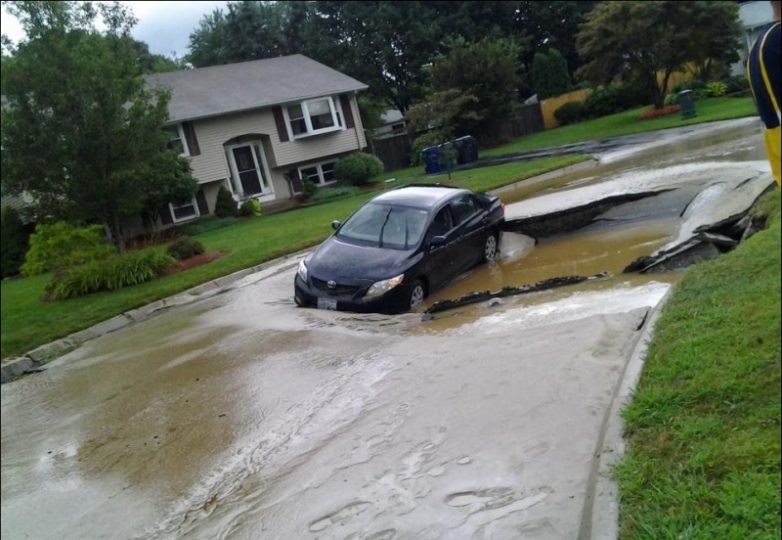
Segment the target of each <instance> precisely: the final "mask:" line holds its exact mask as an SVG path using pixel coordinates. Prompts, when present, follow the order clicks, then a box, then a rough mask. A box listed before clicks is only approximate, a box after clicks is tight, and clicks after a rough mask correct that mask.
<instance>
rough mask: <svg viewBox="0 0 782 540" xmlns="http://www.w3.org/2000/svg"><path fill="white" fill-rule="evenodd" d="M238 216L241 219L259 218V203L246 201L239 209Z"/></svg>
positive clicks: (255, 200)
mask: <svg viewBox="0 0 782 540" xmlns="http://www.w3.org/2000/svg"><path fill="white" fill-rule="evenodd" d="M239 215H240V216H242V217H253V216H260V215H261V203H259V202H258V200H257V199H247V200H246V201H244V202H243V203H242V205H241V206H240V207H239Z"/></svg>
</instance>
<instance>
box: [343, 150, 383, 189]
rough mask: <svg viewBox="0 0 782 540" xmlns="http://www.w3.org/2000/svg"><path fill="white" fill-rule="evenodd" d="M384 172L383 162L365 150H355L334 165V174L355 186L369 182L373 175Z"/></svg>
mask: <svg viewBox="0 0 782 540" xmlns="http://www.w3.org/2000/svg"><path fill="white" fill-rule="evenodd" d="M382 172H383V162H382V161H380V160H379V159H378V158H377V157H376V156H373V155H372V154H367V153H364V152H355V153H353V154H350V155H347V156H345V157H343V158H342V159H340V160H339V161H337V163H336V165H334V175H335V176H336V177H337V178H338V179H339V180H343V181H345V182H347V183H348V184H351V185H354V186H361V185H364V184H366V183H368V182H369V179H370V178H372V177H373V176H377V175H378V174H380V173H382Z"/></svg>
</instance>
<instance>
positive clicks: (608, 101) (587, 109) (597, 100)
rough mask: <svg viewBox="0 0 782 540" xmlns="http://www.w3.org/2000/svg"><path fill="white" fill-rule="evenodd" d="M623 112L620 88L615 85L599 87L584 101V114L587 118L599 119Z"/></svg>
mask: <svg viewBox="0 0 782 540" xmlns="http://www.w3.org/2000/svg"><path fill="white" fill-rule="evenodd" d="M621 111H622V106H621V104H620V100H619V91H618V87H617V86H616V85H613V84H609V85H606V86H598V87H597V88H595V89H594V90H592V91H591V92H590V93H589V95H588V96H587V97H586V99H585V100H584V104H583V108H582V112H583V114H584V116H585V117H587V118H598V117H600V116H607V115H609V114H614V113H617V112H621Z"/></svg>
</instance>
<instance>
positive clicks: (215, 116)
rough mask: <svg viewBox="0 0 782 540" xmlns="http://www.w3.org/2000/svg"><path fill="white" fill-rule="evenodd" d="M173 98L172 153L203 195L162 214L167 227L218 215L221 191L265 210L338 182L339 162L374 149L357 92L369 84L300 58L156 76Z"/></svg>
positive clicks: (152, 78) (150, 80) (154, 83)
mask: <svg viewBox="0 0 782 540" xmlns="http://www.w3.org/2000/svg"><path fill="white" fill-rule="evenodd" d="M146 80H147V84H148V85H149V86H151V87H166V88H168V89H170V91H171V102H170V104H169V118H170V121H169V124H168V129H169V130H170V132H171V143H170V144H171V146H172V147H175V148H178V149H179V150H180V151H181V152H182V154H183V155H185V156H187V157H188V159H189V161H190V167H191V169H192V171H193V176H194V177H195V178H196V180H198V183H199V184H200V189H199V191H198V194H197V195H196V197H194V198H193V200H192V201H189V202H188V203H186V204H184V205H174V204H169V206H168V208H167V209H162V212H161V213H162V217H161V220H162V222H163V224H165V225H167V224H171V223H180V222H183V221H187V220H190V219H194V218H197V217H199V216H203V215H206V214H211V213H212V212H213V211H214V207H215V201H216V198H217V192H218V190H219V188H220V186H225V187H226V188H228V189H229V190H230V191H231V192H232V193H233V196H234V199H235V200H236V201H237V203H238V202H240V201H244V200H247V199H257V200H258V201H260V202H261V203H262V204H268V203H272V202H275V201H280V200H284V199H289V198H290V197H292V196H294V195H296V194H298V193H300V192H301V188H302V185H301V180H302V179H305V178H306V179H309V180H311V181H312V182H314V183H315V184H316V185H317V186H324V185H328V184H331V183H333V182H335V181H336V179H335V178H334V164H335V162H336V161H337V159H339V158H340V157H342V156H343V155H345V154H348V153H350V152H354V151H357V150H360V149H362V148H364V147H365V146H366V145H367V142H366V138H365V136H364V129H363V125H362V123H361V117H360V115H359V111H358V104H357V103H356V93H357V92H359V91H361V90H364V89H366V88H367V85H365V84H363V83H361V82H359V81H357V80H355V79H353V78H351V77H348V76H347V75H344V74H342V73H340V72H338V71H335V70H333V69H331V68H329V67H327V66H324V65H323V64H320V63H318V62H316V61H314V60H311V59H310V58H307V57H306V56H303V55H300V54H296V55H292V56H283V57H279V58H269V59H266V60H256V61H252V62H242V63H238V64H228V65H222V66H212V67H207V68H200V69H191V70H184V71H175V72H170V73H160V74H155V75H149V76H147V78H146Z"/></svg>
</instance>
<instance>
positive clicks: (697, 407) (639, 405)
mask: <svg viewBox="0 0 782 540" xmlns="http://www.w3.org/2000/svg"><path fill="white" fill-rule="evenodd" d="M762 202H763V203H764V204H763V206H765V207H766V208H771V209H772V210H771V212H770V214H771V215H772V219H771V223H770V226H769V228H768V229H767V230H765V231H763V232H761V233H758V234H756V235H755V236H753V237H751V238H750V239H749V240H747V241H746V242H745V243H743V244H742V245H741V246H739V248H738V249H736V250H735V251H733V252H732V253H730V254H728V255H725V256H723V257H720V258H719V259H716V260H714V261H710V262H706V263H703V264H699V265H696V266H694V267H692V268H691V269H689V270H688V272H687V273H686V274H685V277H684V280H683V281H682V282H681V283H680V284H679V285H678V286H677V288H676V291H675V293H674V295H673V297H672V298H671V300H670V302H669V303H668V304H667V305H666V307H665V308H664V311H663V314H662V316H661V317H660V319H659V323H658V324H657V327H656V330H655V335H654V338H653V341H652V343H651V345H650V348H649V354H648V357H647V360H646V365H645V368H644V372H643V375H642V377H641V380H640V382H639V386H638V389H637V391H636V393H635V396H634V399H633V402H632V404H630V406H629V407H628V408H627V409H626V410H625V411H624V413H623V417H624V420H625V423H626V433H627V435H628V437H629V448H628V454H627V455H626V456H625V458H624V459H623V461H622V462H621V463H620V464H619V466H618V468H617V475H618V479H619V485H620V501H621V507H620V529H621V535H620V537H621V538H623V539H649V540H651V539H659V538H670V539H679V538H682V539H696V538H697V539H701V538H702V539H716V538H720V539H737V540H738V539H741V540H744V539H768V540H777V539H779V538H780V532H781V531H780V272H781V270H780V248H779V247H780V210H779V206H780V191H779V190H778V189H777V190H775V192H774V193H771V194H770V195H767V196H766V197H765V198H764V200H763V201H762Z"/></svg>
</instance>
